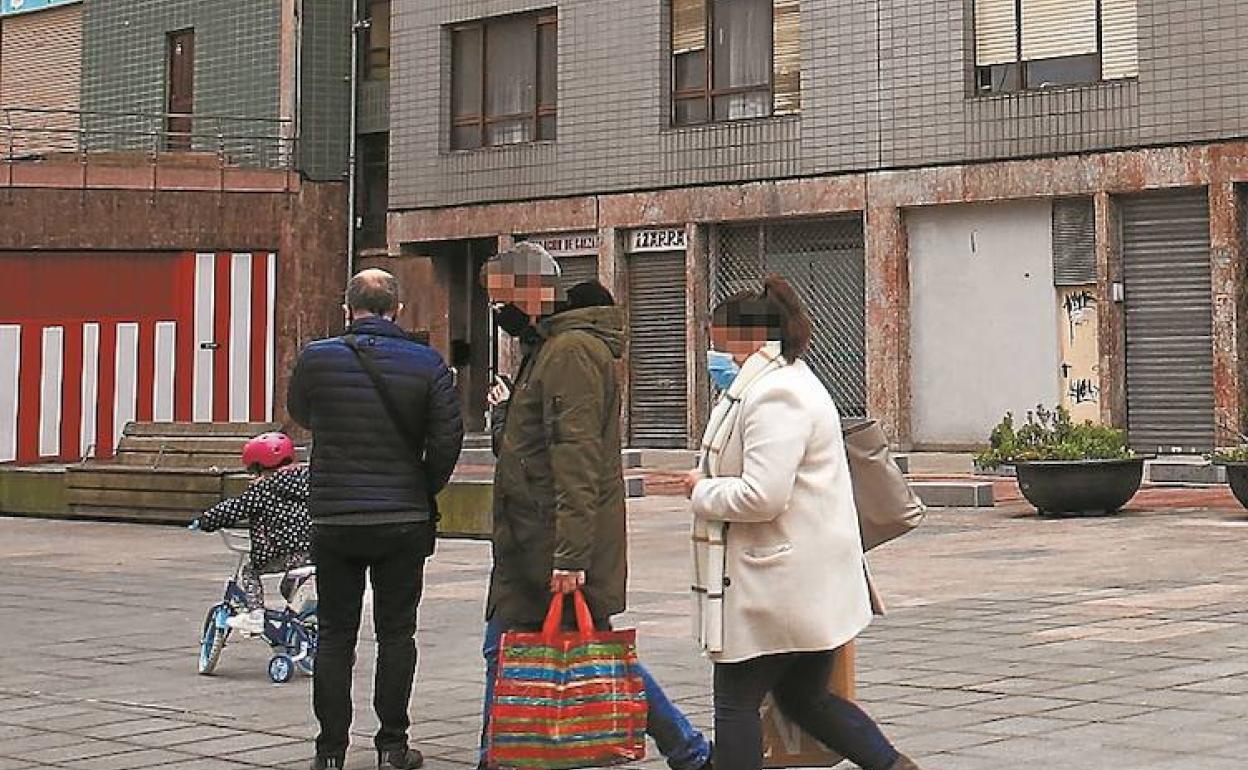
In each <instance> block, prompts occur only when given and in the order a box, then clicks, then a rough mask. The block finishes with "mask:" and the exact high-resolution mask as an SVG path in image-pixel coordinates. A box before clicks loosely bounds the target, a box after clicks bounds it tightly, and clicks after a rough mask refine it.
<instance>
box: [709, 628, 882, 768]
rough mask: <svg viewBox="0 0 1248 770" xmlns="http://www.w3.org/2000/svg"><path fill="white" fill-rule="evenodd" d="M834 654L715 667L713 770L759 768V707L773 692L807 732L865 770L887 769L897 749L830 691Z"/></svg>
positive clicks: (786, 656) (787, 656)
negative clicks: (768, 694)
mask: <svg viewBox="0 0 1248 770" xmlns="http://www.w3.org/2000/svg"><path fill="white" fill-rule="evenodd" d="M832 663H833V653H831V652H794V653H783V654H778V655H764V656H763V657H761V658H754V659H752V660H747V661H744V662H742V663H717V664H715V758H714V762H715V770H758V768H760V767H762V764H763V733H762V723H761V720H760V719H759V714H758V709H759V706H761V705H762V703H763V697H764V696H766V695H767V693H769V692H770V693H772V694H773V695H774V696H775V699H776V705H778V706H779V707H780V711H781V712H783V713H784V715H785V716H787V717H788V718H789V719H791V720H793V722H794V723H796V724H797V725H798V726H799V727H801V728H802V730H803V731H805V732H806V733H807V734H809V735H811V736H813V737H814V738H817V739H818V740H819V741H820V742H822V743H823V744H824V745H825V746H827V747H828V748H830V749H832V750H833V751H836V752H837V753H839V754H840V755H841V756H843V757H845V758H846V759H848V760H849V761H851V762H853V763H854V764H856V765H858V766H859V767H861V768H864V769H865V770H888V768H890V767H892V765H893V763H895V762H896V761H897V758H898V754H897V750H896V749H894V748H893V746H892V744H891V743H889V742H888V739H887V738H885V737H884V734H883V733H882V732H880V728H879V727H878V726H876V724H875V722H874V721H872V719H871V717H869V716H867V714H866V713H865V712H864V711H863V710H862V709H860V708H858V706H857V705H855V704H854V703H852V702H850V701H847V700H845V699H844V698H841V697H839V696H837V695H834V694H832V693H830V692H828V686H827V685H828V676H829V675H830V674H831V672H832Z"/></svg>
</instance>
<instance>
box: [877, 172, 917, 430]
mask: <svg viewBox="0 0 1248 770" xmlns="http://www.w3.org/2000/svg"><path fill="white" fill-rule="evenodd" d="M866 249H867V255H866V282H867V411H868V413H869V414H870V416H871V417H873V418H875V419H877V420H879V421H880V424H881V426H882V427H883V428H884V432H885V433H886V434H887V435H888V437H889V439H890V440H891V441H892V443H893V445H894V446H897V447H899V448H902V449H908V448H909V447H910V446H911V435H910V259H909V243H908V236H907V233H906V224H905V219H904V215H903V213H902V210H901V209H900V208H898V207H897V206H896V205H894V204H892V203H890V202H887V201H883V200H872V198H871V197H870V196H869V197H868V199H867V211H866Z"/></svg>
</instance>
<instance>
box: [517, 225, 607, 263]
mask: <svg viewBox="0 0 1248 770" xmlns="http://www.w3.org/2000/svg"><path fill="white" fill-rule="evenodd" d="M522 240H526V241H529V242H530V243H536V244H538V245H539V246H541V247H542V248H544V249H546V250H547V251H549V252H550V256H552V257H580V256H586V255H588V254H597V253H598V233H597V232H596V231H593V230H588V231H586V232H583V233H557V234H555V235H530V236H528V237H526V238H523V239H522Z"/></svg>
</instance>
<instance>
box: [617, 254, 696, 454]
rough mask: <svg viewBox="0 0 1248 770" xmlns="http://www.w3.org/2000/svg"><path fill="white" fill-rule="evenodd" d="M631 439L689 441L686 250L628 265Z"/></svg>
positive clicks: (657, 444) (675, 444)
mask: <svg viewBox="0 0 1248 770" xmlns="http://www.w3.org/2000/svg"><path fill="white" fill-rule="evenodd" d="M628 297H629V314H628V334H629V346H628V351H629V353H628V357H629V433H630V436H629V443H630V446H634V447H653V448H676V449H679V448H684V447H685V446H686V445H687V444H688V441H689V429H688V387H687V386H688V370H687V368H686V367H687V352H686V348H685V333H686V328H687V324H686V320H685V253H684V252H681V251H677V252H667V253H661V254H639V255H636V256H633V257H631V258H630V260H629V268H628Z"/></svg>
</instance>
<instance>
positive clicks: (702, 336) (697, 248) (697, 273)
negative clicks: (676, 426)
mask: <svg viewBox="0 0 1248 770" xmlns="http://www.w3.org/2000/svg"><path fill="white" fill-rule="evenodd" d="M685 241H686V243H687V246H686V248H685V288H686V292H685V297H686V300H685V349H686V350H687V351H688V353H687V355H686V356H685V361H686V364H685V365H686V366H687V367H688V368H687V369H686V378H685V379H686V386H685V387H686V388H687V390H686V398H687V402H688V404H689V408H688V412H687V414H688V425H689V445H688V446H689V448H690V449H697V448H698V445H699V444H700V443H701V441H702V430H703V428H705V427H706V421H707V420H708V419H709V418H710V414H711V405H710V401H711V391H710V383H709V382H708V380H707V375H706V363H705V359H704V357H703V352H704V351H705V350H706V349H707V348H708V347H710V340H709V334H708V331H709V329H708V318H709V316H710V312H711V311H710V297H709V294H710V249H709V248H708V246H707V229H706V227H705V226H699V225H697V224H694V223H690V224H687V225H685Z"/></svg>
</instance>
